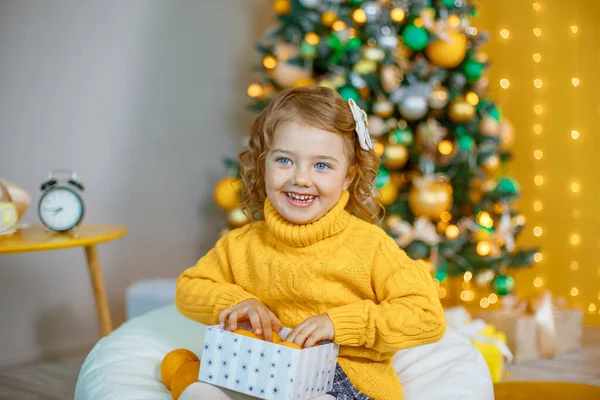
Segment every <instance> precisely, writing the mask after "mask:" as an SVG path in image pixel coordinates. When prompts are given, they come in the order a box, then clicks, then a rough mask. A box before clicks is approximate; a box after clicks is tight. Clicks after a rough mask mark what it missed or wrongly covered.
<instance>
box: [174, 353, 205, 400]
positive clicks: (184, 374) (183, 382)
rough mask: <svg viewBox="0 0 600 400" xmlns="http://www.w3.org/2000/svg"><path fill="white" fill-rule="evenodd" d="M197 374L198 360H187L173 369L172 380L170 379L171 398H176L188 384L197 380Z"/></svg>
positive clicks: (198, 370)
mask: <svg viewBox="0 0 600 400" xmlns="http://www.w3.org/2000/svg"><path fill="white" fill-rule="evenodd" d="M199 374H200V362H199V361H189V362H187V363H185V364H183V365H182V366H181V367H180V368H179V369H178V370H177V371H175V375H173V380H172V381H171V396H173V400H177V399H178V398H179V396H181V393H183V391H184V390H185V389H186V388H187V387H188V386H190V385H191V384H192V383H194V382H197V381H198V375H199Z"/></svg>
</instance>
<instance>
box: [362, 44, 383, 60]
mask: <svg viewBox="0 0 600 400" xmlns="http://www.w3.org/2000/svg"><path fill="white" fill-rule="evenodd" d="M362 56H363V59H364V60H369V61H375V62H380V61H382V60H383V59H384V58H385V51H383V49H382V48H380V47H377V46H369V45H367V46H363V48H362Z"/></svg>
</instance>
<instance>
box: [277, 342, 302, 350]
mask: <svg viewBox="0 0 600 400" xmlns="http://www.w3.org/2000/svg"><path fill="white" fill-rule="evenodd" d="M280 345H282V346H285V347H289V348H292V349H298V350H302V347H300V346H298V345H297V344H296V343H294V342H281V343H280Z"/></svg>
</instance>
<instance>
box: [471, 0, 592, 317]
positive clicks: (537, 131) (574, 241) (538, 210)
mask: <svg viewBox="0 0 600 400" xmlns="http://www.w3.org/2000/svg"><path fill="white" fill-rule="evenodd" d="M544 7H545V5H542V2H539V1H535V2H533V3H532V8H533V16H534V26H533V27H532V30H531V34H532V35H533V37H534V41H533V48H532V51H533V52H532V62H533V71H534V75H533V76H532V78H531V79H532V80H531V84H532V90H533V104H532V111H533V115H532V122H533V124H532V131H533V140H532V143H533V149H532V153H531V155H532V157H533V159H534V168H533V183H534V186H533V187H534V190H535V192H534V199H533V201H532V204H531V206H532V209H533V211H534V220H535V221H534V224H533V227H532V234H533V236H534V237H535V238H536V239H539V238H541V237H542V235H544V234H548V232H546V230H547V229H546V228H545V226H544V223H543V221H544V219H543V218H541V216H542V211H543V210H544V203H543V201H542V198H543V197H544V195H545V193H544V191H545V184H546V183H547V182H546V177H545V176H544V174H543V163H544V161H545V156H546V154H544V149H543V140H542V137H543V133H544V117H545V115H546V114H547V110H545V107H546V105H545V104H544V103H543V100H544V88H545V87H544V80H543V75H542V68H543V65H544V56H543V54H542V53H541V49H542V48H543V46H542V45H541V43H542V40H543V29H542V28H543V24H542V22H543V12H544ZM576 19H577V16H576ZM498 34H499V36H500V38H501V40H502V41H506V40H508V39H509V38H511V32H510V30H509V27H502V29H500V30H499V31H498ZM567 34H569V35H572V36H573V39H575V41H574V43H575V44H574V51H575V53H577V41H576V39H577V38H578V35H580V27H579V26H578V25H577V24H571V25H569V26H568V30H567ZM573 59H574V71H575V73H574V74H573V75H572V76H570V77H569V78H568V79H569V84H570V86H571V87H572V89H573V90H577V89H578V88H579V87H580V86H581V85H582V82H581V78H580V77H579V76H578V75H577V73H576V71H577V70H578V65H577V60H578V57H577V54H575V56H574V57H573ZM498 84H499V86H500V88H502V89H504V90H507V89H509V88H510V86H511V82H510V80H509V79H508V77H501V78H500V79H499V81H498ZM572 98H573V104H574V109H575V110H576V112H575V115H577V114H576V113H577V110H578V107H577V99H578V95H577V93H573V95H572ZM577 122H578V121H577V120H574V121H573V122H572V123H573V128H572V129H571V130H570V132H568V135H569V136H568V140H569V141H570V142H571V145H577V144H578V142H580V138H581V132H580V129H579V128H578V127H577V126H576V125H577ZM567 190H569V191H570V192H571V194H572V196H571V202H572V204H571V205H572V207H573V208H572V210H571V217H572V221H573V228H572V229H571V230H570V231H567V232H569V233H568V238H567V240H568V244H569V245H570V246H571V248H572V254H573V258H572V260H571V261H570V263H569V268H570V270H571V271H572V272H573V274H572V275H571V276H570V278H569V281H570V282H572V284H571V285H570V289H569V292H568V293H569V295H570V296H571V297H572V298H575V297H577V296H579V295H580V291H579V288H578V287H577V286H576V283H575V282H576V275H574V274H575V273H576V271H578V270H579V268H580V264H579V260H578V259H579V257H578V256H579V245H580V243H581V241H582V236H581V234H580V233H579V232H578V231H577V229H576V227H577V222H578V219H579V218H581V210H580V208H579V207H580V204H579V203H580V201H579V200H580V196H581V191H582V185H581V183H580V182H579V180H578V179H576V178H571V179H570V181H569V182H568V188H567ZM535 216H537V217H535ZM552 233H553V234H560V233H557V232H552ZM599 245H600V241H599ZM534 260H535V262H536V263H537V264H540V263H542V261H543V260H544V255H543V253H542V252H538V253H537V254H535V257H534ZM598 274H600V267H599V269H598ZM472 278H473V276H472V274H471V273H470V272H467V273H465V274H464V276H463V282H462V292H461V294H460V297H461V300H463V301H471V300H473V293H472V291H471V290H470V282H471V279H472ZM545 279H546V278H545V276H544V270H543V269H539V268H538V269H537V273H536V274H535V276H534V278H533V282H532V284H533V286H534V287H535V288H538V289H539V288H543V287H544V286H545ZM497 300H498V298H497V296H496V295H495V294H491V295H489V296H485V297H482V298H481V299H480V301H479V305H480V307H481V308H487V307H489V306H490V305H491V304H494V303H496V302H497ZM598 300H599V301H600V292H598ZM599 304H600V303H599ZM587 311H588V313H593V314H595V313H596V312H598V313H600V305H598V306H597V305H596V304H595V303H594V302H590V303H589V304H588V305H587Z"/></svg>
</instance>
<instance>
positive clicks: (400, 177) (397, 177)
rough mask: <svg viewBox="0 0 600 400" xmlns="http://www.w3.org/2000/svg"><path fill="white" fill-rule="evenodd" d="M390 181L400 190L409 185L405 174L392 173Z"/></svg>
mask: <svg viewBox="0 0 600 400" xmlns="http://www.w3.org/2000/svg"><path fill="white" fill-rule="evenodd" d="M390 180H391V182H392V183H393V184H394V185H396V187H398V188H399V189H401V188H403V187H404V186H406V184H407V183H408V178H407V177H406V174H405V173H403V172H391V173H390Z"/></svg>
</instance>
